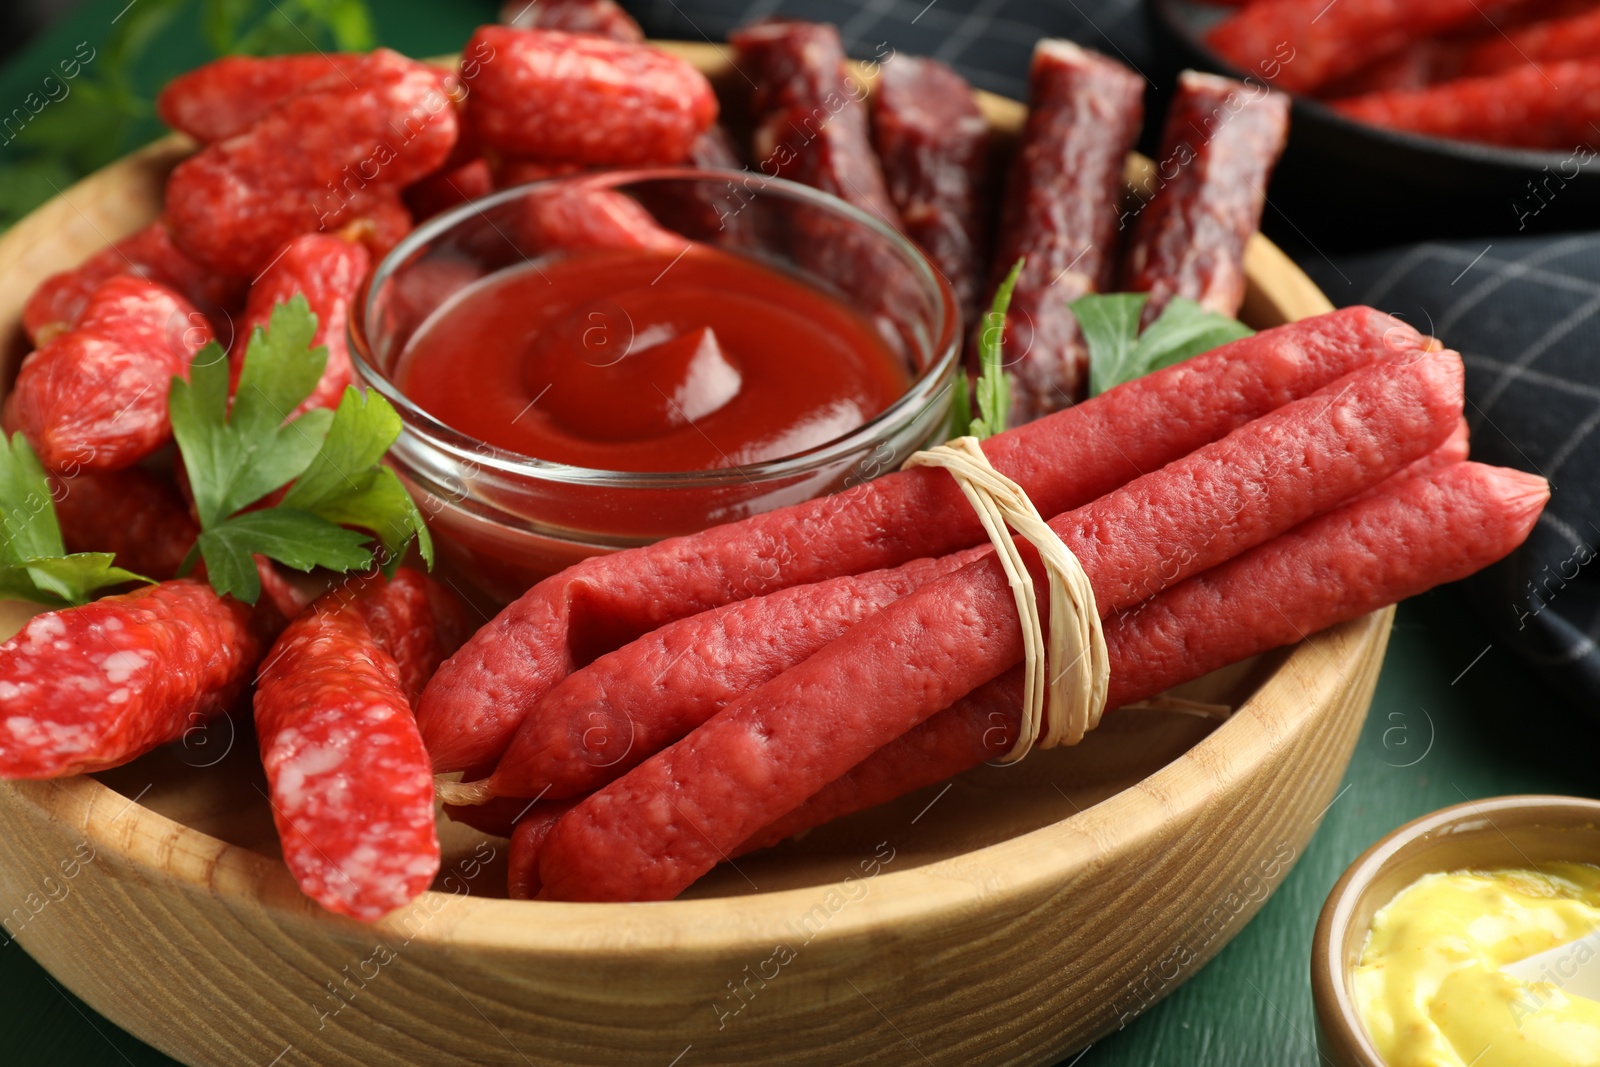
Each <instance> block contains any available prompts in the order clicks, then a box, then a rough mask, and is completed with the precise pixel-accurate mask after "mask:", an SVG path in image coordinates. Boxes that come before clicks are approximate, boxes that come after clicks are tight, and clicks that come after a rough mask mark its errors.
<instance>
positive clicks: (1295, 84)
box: [1206, 0, 1528, 92]
mask: <svg viewBox="0 0 1600 1067" xmlns="http://www.w3.org/2000/svg"><path fill="white" fill-rule="evenodd" d="M1527 2H1528V0H1522V3H1521V4H1516V3H1513V4H1507V5H1504V6H1505V7H1507V8H1512V7H1517V6H1523V5H1524V4H1526V3H1527ZM1487 17H1488V16H1486V15H1485V14H1484V13H1483V8H1482V5H1481V4H1480V3H1479V2H1478V0H1409V2H1406V3H1397V2H1396V0H1339V3H1337V4H1334V5H1333V6H1331V7H1330V6H1328V4H1327V3H1326V2H1325V0H1262V2H1261V3H1255V4H1251V5H1250V6H1249V7H1246V8H1244V9H1243V10H1241V11H1240V12H1239V13H1238V14H1235V15H1232V16H1230V17H1229V18H1227V19H1226V20H1224V21H1223V22H1221V23H1220V24H1218V25H1217V26H1216V27H1215V28H1214V29H1213V30H1212V31H1211V32H1210V33H1209V34H1208V35H1207V37H1206V40H1207V42H1209V43H1210V45H1211V46H1212V47H1213V48H1215V49H1216V50H1217V51H1218V52H1220V53H1221V54H1222V55H1223V56H1225V57H1226V58H1228V59H1230V60H1232V61H1233V63H1234V65H1235V66H1238V67H1239V68H1240V69H1241V70H1245V71H1253V72H1259V73H1262V74H1266V73H1267V70H1268V69H1270V70H1271V71H1272V72H1273V73H1272V82H1273V84H1274V85H1275V86H1277V87H1278V88H1279V89H1283V90H1284V91H1286V92H1310V91H1312V90H1314V89H1319V88H1321V87H1322V86H1323V85H1325V84H1327V83H1328V82H1330V81H1332V80H1334V79H1335V78H1338V77H1341V76H1343V75H1346V74H1350V73H1353V72H1354V71H1356V70H1357V69H1359V68H1360V67H1362V66H1363V65H1364V64H1366V63H1368V62H1370V61H1371V60H1373V59H1377V58H1379V57H1380V56H1384V55H1387V54H1389V53H1391V52H1397V51H1399V50H1400V49H1402V48H1404V47H1405V46H1406V44H1408V43H1409V42H1411V41H1415V40H1419V39H1421V38H1424V37H1432V36H1435V35H1436V34H1440V33H1443V32H1445V31H1447V30H1452V29H1456V28H1458V27H1470V26H1475V25H1481V24H1482V22H1481V20H1483V19H1485V18H1487ZM1269 64H1270V68H1269V67H1268V65H1269Z"/></svg>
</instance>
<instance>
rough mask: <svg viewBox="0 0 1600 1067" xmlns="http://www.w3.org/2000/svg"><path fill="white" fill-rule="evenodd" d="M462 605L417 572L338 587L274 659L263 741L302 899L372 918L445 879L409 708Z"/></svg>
mask: <svg viewBox="0 0 1600 1067" xmlns="http://www.w3.org/2000/svg"><path fill="white" fill-rule="evenodd" d="M459 617H460V608H459V605H456V604H455V603H454V602H453V598H451V597H450V596H449V594H448V593H446V592H444V591H443V590H442V589H441V588H440V587H439V586H438V585H436V584H435V583H434V582H432V581H431V580H430V579H428V578H425V577H424V576H422V575H421V574H419V573H417V572H416V571H411V570H405V569H402V570H401V571H399V572H398V573H397V574H396V576H395V578H394V580H393V581H389V582H385V581H383V580H382V579H381V578H377V579H369V580H366V581H364V582H359V583H356V584H354V585H352V586H348V587H345V588H340V589H336V590H334V591H333V592H331V593H328V594H327V595H326V596H324V597H322V598H321V599H319V600H318V601H317V602H316V603H314V604H313V605H312V606H311V607H310V609H308V610H307V611H306V612H305V613H304V614H302V615H301V616H300V617H298V618H297V619H295V620H294V621H293V622H291V623H290V624H289V625H288V627H287V628H286V629H285V630H284V631H283V634H282V635H281V636H280V637H279V638H278V641H277V643H276V644H274V645H273V647H272V651H271V652H270V653H269V654H268V655H267V657H266V665H265V666H264V667H263V669H262V671H261V677H260V679H259V680H258V683H257V687H256V694H255V720H256V733H257V736H258V737H259V739H260V744H261V759H262V763H263V764H265V766H266V770H267V784H268V789H269V791H270V797H271V800H272V818H273V821H274V822H275V823H276V824H277V827H278V836H279V838H280V839H281V840H282V842H283V858H284V862H285V863H287V864H288V865H289V870H290V871H291V872H292V873H293V874H294V876H295V880H296V881H297V882H298V883H299V884H300V888H301V890H303V891H304V892H305V894H306V895H307V896H309V897H311V898H312V899H313V900H315V901H316V902H317V903H319V904H321V905H322V906H323V907H325V908H327V909H328V910H329V911H334V912H338V913H339V914H341V915H349V916H351V917H353V918H356V919H361V920H364V921H368V922H370V921H372V920H375V919H378V918H380V917H382V916H383V915H385V914H387V913H388V912H390V911H393V910H394V909H395V908H398V907H400V906H402V905H404V904H406V903H408V902H409V901H411V900H412V899H413V898H415V897H416V896H417V894H419V893H421V892H422V891H423V890H424V889H426V888H427V887H428V885H429V884H430V883H431V882H432V881H433V877H434V875H435V874H437V873H438V870H439V840H438V836H437V834H436V833H435V831H434V815H433V775H432V774H431V772H430V771H429V769H428V756H427V753H426V752H425V751H424V750H423V747H422V738H421V736H420V735H418V733H417V726H416V721H415V720H414V719H413V718H412V715H411V700H412V699H413V698H414V697H415V695H416V694H417V692H418V691H420V690H421V688H422V685H423V683H424V682H426V681H427V679H428V677H429V675H430V674H431V673H432V671H433V670H434V669H435V668H436V667H437V666H438V664H439V663H440V661H442V660H443V659H444V657H445V656H446V655H447V654H448V653H449V652H450V651H451V650H452V648H453V645H454V644H455V643H459V641H460V639H461V637H462V636H463V634H462V633H461V627H460V625H459V621H458V620H459Z"/></svg>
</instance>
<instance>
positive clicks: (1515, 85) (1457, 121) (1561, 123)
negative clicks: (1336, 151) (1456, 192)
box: [1332, 60, 1600, 149]
mask: <svg viewBox="0 0 1600 1067" xmlns="http://www.w3.org/2000/svg"><path fill="white" fill-rule="evenodd" d="M1332 106H1333V107H1334V108H1337V109H1338V110H1339V111H1341V112H1343V113H1344V114H1346V115H1348V116H1350V117H1351V118H1353V119H1356V120H1357V121H1359V122H1368V123H1371V124H1373V125H1375V126H1387V127H1389V128H1391V129H1399V130H1412V131H1414V132H1416V133H1426V134H1431V135H1433V136H1435V137H1451V138H1455V139H1457V140H1463V141H1487V142H1489V143H1490V144H1500V145H1512V146H1520V147H1524V148H1566V149H1570V148H1572V146H1573V145H1581V144H1587V143H1588V140H1589V138H1591V137H1592V136H1593V135H1594V129H1593V126H1592V124H1594V123H1600V61H1597V60H1587V61H1572V62H1566V63H1551V64H1547V65H1544V66H1539V65H1536V64H1525V65H1524V66H1521V67H1518V68H1516V69H1514V70H1509V71H1506V72H1504V73H1501V74H1491V75H1489V76H1487V77H1482V78H1462V79H1460V80H1459V81H1452V82H1446V83H1444V84H1443V85H1436V86H1433V87H1431V88H1428V89H1417V90H1412V91H1404V90H1397V91H1394V92H1385V93H1371V94H1369V95H1367V96H1355V97H1350V98H1348V99H1344V100H1335V101H1333V102H1332Z"/></svg>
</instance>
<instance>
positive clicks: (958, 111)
mask: <svg viewBox="0 0 1600 1067" xmlns="http://www.w3.org/2000/svg"><path fill="white" fill-rule="evenodd" d="M872 134H873V143H874V144H875V145H876V147H877V150H878V160H879V162H880V164H881V165H882V167H883V176H884V181H885V182H886V184H887V187H888V191H889V199H890V200H891V201H892V202H893V203H894V206H895V209H896V210H897V211H898V212H899V213H900V220H901V224H902V225H903V226H904V227H905V233H906V236H908V237H910V238H911V239H912V240H913V241H915V242H916V244H917V247H919V248H921V249H922V251H923V252H924V253H926V254H927V256H928V259H929V260H930V261H931V262H932V263H933V265H934V266H935V267H937V268H938V269H939V271H940V273H942V274H943V275H944V276H945V278H946V279H947V280H948V281H949V282H950V288H951V289H953V290H954V291H955V294H956V300H957V301H958V302H959V304H960V307H961V314H962V316H963V317H964V318H965V320H966V321H967V322H976V321H977V313H978V300H979V297H980V294H979V292H978V288H979V286H980V284H981V281H980V279H982V277H983V273H984V267H985V263H984V249H985V245H986V241H987V237H988V234H987V230H988V226H987V219H986V217H985V214H986V212H987V210H988V204H987V201H986V194H987V192H988V184H989V181H988V177H989V123H988V120H987V119H985V118H984V117H983V112H981V111H979V110H978V104H977V101H976V100H975V99H973V96H972V87H971V86H970V85H968V84H967V82H966V79H964V78H962V77H961V75H959V74H957V73H956V72H955V71H953V70H951V69H950V68H949V67H947V66H945V65H944V64H943V63H940V62H938V61H937V60H933V59H920V58H915V57H911V56H896V57H895V58H894V60H893V61H891V62H889V63H887V64H885V65H884V67H883V74H882V75H881V76H880V77H879V79H878V87H877V91H876V92H875V93H874V94H873V96H872Z"/></svg>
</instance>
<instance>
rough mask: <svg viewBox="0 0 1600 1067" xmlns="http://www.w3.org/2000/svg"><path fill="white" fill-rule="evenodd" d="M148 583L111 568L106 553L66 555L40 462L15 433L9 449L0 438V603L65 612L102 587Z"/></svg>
mask: <svg viewBox="0 0 1600 1067" xmlns="http://www.w3.org/2000/svg"><path fill="white" fill-rule="evenodd" d="M67 491H68V492H70V491H71V490H70V489H68V490H67ZM149 580H150V579H148V578H142V577H140V576H139V575H137V574H134V573H133V572H131V571H125V570H123V569H122V568H121V567H117V566H113V565H112V555H111V553H110V552H74V553H71V554H70V555H69V554H68V553H67V549H66V545H65V544H63V543H62V540H61V526H60V524H59V523H58V522H57V521H56V510H55V496H54V494H53V493H52V492H51V485H50V479H49V478H48V477H47V476H46V474H45V472H44V467H43V466H42V465H41V464H40V463H39V457H38V456H36V455H35V454H34V451H33V449H32V448H30V447H28V442H27V441H26V440H25V439H24V438H23V436H22V435H21V434H20V433H19V434H17V435H16V436H14V437H12V438H11V441H10V443H9V446H8V445H7V442H6V441H5V438H4V437H0V598H15V599H22V600H32V601H36V602H38V603H40V604H47V605H49V606H50V607H66V606H69V605H75V604H86V603H88V602H89V601H90V600H91V599H93V593H94V592H95V590H97V589H103V588H105V587H106V586H111V585H123V584H125V583H127V582H148V581H149Z"/></svg>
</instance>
